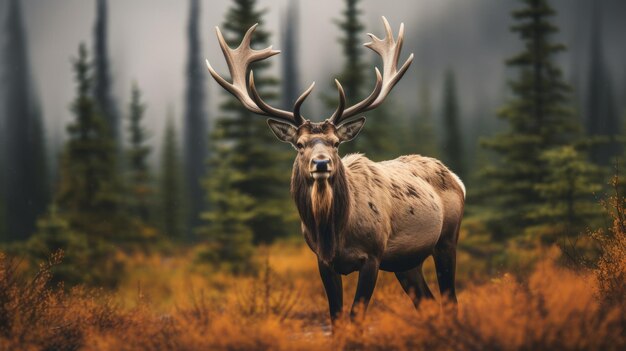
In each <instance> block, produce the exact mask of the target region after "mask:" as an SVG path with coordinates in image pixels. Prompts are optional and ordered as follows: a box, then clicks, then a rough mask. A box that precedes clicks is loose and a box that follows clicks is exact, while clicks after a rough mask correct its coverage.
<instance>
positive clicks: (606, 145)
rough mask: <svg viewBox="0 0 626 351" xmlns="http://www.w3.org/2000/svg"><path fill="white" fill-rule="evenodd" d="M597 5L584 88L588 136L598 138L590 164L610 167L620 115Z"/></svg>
mask: <svg viewBox="0 0 626 351" xmlns="http://www.w3.org/2000/svg"><path fill="white" fill-rule="evenodd" d="M600 6H601V5H600V3H599V2H594V3H593V4H592V7H593V8H592V10H593V13H592V18H591V26H592V27H591V45H590V60H589V80H588V84H589V86H588V89H587V94H588V95H587V115H586V120H585V122H586V123H585V125H586V129H587V134H588V135H589V136H592V137H599V138H596V139H599V140H598V141H599V142H598V144H596V145H594V146H593V147H592V149H591V159H592V161H593V162H595V163H596V164H599V165H603V166H611V165H612V164H611V163H612V161H615V160H614V158H615V157H617V156H618V155H619V154H620V149H621V147H620V144H619V142H618V141H617V136H618V135H619V134H620V125H619V114H618V112H617V111H616V103H615V100H614V99H615V96H614V93H613V83H612V81H611V74H610V72H609V71H608V69H609V68H608V66H607V64H606V62H605V59H604V53H603V50H604V48H603V46H602V18H601V9H600Z"/></svg>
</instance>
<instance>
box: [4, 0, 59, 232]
mask: <svg viewBox="0 0 626 351" xmlns="http://www.w3.org/2000/svg"><path fill="white" fill-rule="evenodd" d="M6 6H7V7H6V9H7V13H6V15H7V16H6V19H7V20H6V22H5V26H4V36H5V40H4V45H3V48H2V50H1V51H0V55H1V57H0V62H1V63H2V64H3V69H2V73H3V76H2V82H3V85H4V86H5V88H4V89H2V95H3V96H2V97H0V100H2V102H1V106H2V107H3V110H2V111H0V118H2V119H3V121H2V122H0V125H1V126H2V128H3V129H4V133H3V140H2V141H0V143H2V144H1V145H0V153H2V157H0V158H2V161H3V164H2V167H1V169H0V173H1V175H0V179H1V180H2V186H3V187H4V188H3V189H2V191H0V194H2V195H3V199H2V201H1V202H3V203H4V204H5V206H4V213H3V214H2V215H0V218H4V220H3V221H2V222H0V223H2V224H4V228H2V229H0V233H2V232H4V234H5V235H4V236H3V237H1V238H0V239H3V240H7V241H10V240H23V239H26V238H28V237H29V236H30V235H31V234H32V233H33V231H34V229H35V222H36V219H37V217H38V216H39V215H40V214H42V213H43V212H44V211H45V209H46V205H47V202H48V200H49V195H48V184H47V181H48V179H47V175H46V174H47V168H46V164H45V152H44V148H45V140H44V132H43V125H42V123H43V122H42V117H41V114H40V109H39V106H38V102H37V101H36V99H35V94H34V92H33V84H32V73H31V69H30V64H29V57H28V50H27V38H26V34H25V31H24V24H23V23H22V11H21V6H20V1H19V0H10V1H9V2H8V3H7V5H6Z"/></svg>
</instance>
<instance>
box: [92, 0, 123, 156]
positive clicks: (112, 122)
mask: <svg viewBox="0 0 626 351" xmlns="http://www.w3.org/2000/svg"><path fill="white" fill-rule="evenodd" d="M107 31H108V5H107V0H97V3H96V24H95V26H94V66H95V69H94V85H93V95H94V97H95V100H96V104H97V108H98V109H99V111H100V114H101V115H102V118H104V121H105V123H106V126H107V129H108V131H109V133H111V136H112V137H113V141H114V142H115V146H116V147H118V148H119V147H120V145H121V138H120V117H119V111H118V108H117V105H116V102H115V99H114V97H113V92H112V89H113V82H112V79H111V65H110V63H109V50H108V42H107V40H108V32H107Z"/></svg>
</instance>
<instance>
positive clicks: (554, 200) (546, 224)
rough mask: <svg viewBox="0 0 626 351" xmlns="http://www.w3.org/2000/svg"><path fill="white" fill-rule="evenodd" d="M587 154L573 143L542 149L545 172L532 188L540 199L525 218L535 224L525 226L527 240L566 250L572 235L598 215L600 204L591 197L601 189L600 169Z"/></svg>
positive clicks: (592, 223) (582, 230)
mask: <svg viewBox="0 0 626 351" xmlns="http://www.w3.org/2000/svg"><path fill="white" fill-rule="evenodd" d="M586 156H587V155H586V154H585V153H581V152H579V151H577V150H576V149H575V148H574V147H573V146H562V147H557V148H553V149H550V150H547V151H544V152H543V153H542V154H541V160H542V161H544V162H545V165H546V169H547V174H546V177H545V178H544V179H543V180H542V181H541V182H540V183H537V184H535V190H537V191H538V192H539V195H540V197H541V198H542V199H543V200H544V203H543V204H539V205H538V206H537V207H536V208H534V209H533V211H531V213H530V215H529V217H530V218H532V219H533V220H534V221H535V222H536V223H538V224H537V225H536V226H534V227H531V228H529V229H527V231H526V234H527V235H528V236H529V237H530V239H531V240H540V241H541V242H543V243H548V244H553V243H558V244H561V246H562V247H563V249H564V250H569V249H570V248H571V246H572V243H573V241H574V240H575V238H576V237H577V236H578V235H580V234H581V233H583V232H584V231H585V230H586V229H588V228H590V227H591V228H593V227H595V226H596V225H601V223H597V221H598V219H600V218H601V212H602V211H601V207H600V206H598V199H597V198H596V197H595V196H594V194H595V195H599V194H598V193H599V192H600V191H601V190H602V186H601V184H600V183H598V182H597V179H598V178H599V177H600V175H601V174H602V173H603V172H601V169H600V168H599V167H598V166H596V165H594V164H591V163H589V162H588V161H587V159H586V158H587V157H586Z"/></svg>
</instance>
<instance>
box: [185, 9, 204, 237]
mask: <svg viewBox="0 0 626 351" xmlns="http://www.w3.org/2000/svg"><path fill="white" fill-rule="evenodd" d="M189 4H190V6H189V22H188V24H187V87H186V92H185V124H184V128H185V129H184V136H185V139H184V143H185V144H184V150H183V151H184V153H185V158H184V162H185V164H184V167H185V186H186V187H187V191H186V198H187V201H188V206H187V211H186V215H187V221H186V225H187V230H188V233H187V236H188V237H190V236H192V235H191V234H192V233H191V231H192V230H193V228H195V227H196V226H198V225H199V223H200V212H201V211H202V210H203V209H204V207H205V206H204V196H203V194H202V187H201V181H202V178H203V177H204V175H205V174H206V160H207V157H208V154H207V152H208V146H207V138H208V137H209V132H208V128H207V125H208V121H207V114H206V110H205V106H206V96H205V94H206V93H205V87H204V77H205V75H206V67H205V65H204V62H203V60H202V58H203V54H202V44H201V43H202V41H201V38H200V13H201V12H200V1H199V0H190V3H189Z"/></svg>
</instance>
